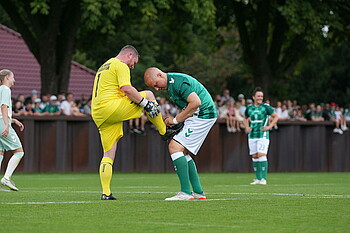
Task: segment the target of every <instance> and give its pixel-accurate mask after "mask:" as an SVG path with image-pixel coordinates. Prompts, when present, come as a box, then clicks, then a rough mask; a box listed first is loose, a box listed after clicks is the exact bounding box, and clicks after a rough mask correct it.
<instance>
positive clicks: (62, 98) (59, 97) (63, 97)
mask: <svg viewBox="0 0 350 233" xmlns="http://www.w3.org/2000/svg"><path fill="white" fill-rule="evenodd" d="M65 100H66V95H65V94H64V93H58V95H57V104H58V105H61V104H62V103H63V101H65Z"/></svg>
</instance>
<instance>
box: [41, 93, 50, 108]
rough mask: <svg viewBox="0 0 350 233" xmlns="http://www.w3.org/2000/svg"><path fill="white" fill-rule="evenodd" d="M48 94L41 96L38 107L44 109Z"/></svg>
mask: <svg viewBox="0 0 350 233" xmlns="http://www.w3.org/2000/svg"><path fill="white" fill-rule="evenodd" d="M50 96H51V95H50V94H46V95H42V96H41V103H40V108H41V109H42V110H43V111H44V109H45V107H46V105H48V104H49V103H50Z"/></svg>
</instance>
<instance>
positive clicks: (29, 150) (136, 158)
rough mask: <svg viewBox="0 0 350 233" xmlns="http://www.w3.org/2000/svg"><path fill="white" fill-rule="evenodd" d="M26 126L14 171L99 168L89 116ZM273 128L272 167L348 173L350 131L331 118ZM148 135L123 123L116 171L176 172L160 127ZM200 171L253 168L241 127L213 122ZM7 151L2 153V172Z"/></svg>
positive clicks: (27, 120)
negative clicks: (229, 128)
mask: <svg viewBox="0 0 350 233" xmlns="http://www.w3.org/2000/svg"><path fill="white" fill-rule="evenodd" d="M19 120H21V121H22V122H23V123H24V125H25V130H24V131H23V132H20V131H19V129H18V128H17V126H15V125H14V126H13V127H14V128H15V130H16V131H17V133H18V135H19V137H20V139H21V142H22V144H23V148H24V151H25V156H24V158H23V161H21V163H20V165H19V167H18V168H17V172H98V168H99V163H100V160H101V157H102V155H103V150H102V146H101V142H100V137H99V133H98V129H97V128H96V126H95V124H94V122H93V121H92V120H91V118H90V117H62V116H52V117H38V116H30V117H20V118H19ZM278 125H279V129H278V130H277V131H272V132H271V134H270V135H271V141H270V149H269V152H268V158H269V171H271V172H302V171H309V172H326V171H330V172H345V171H346V172H349V171H350V133H349V131H347V132H344V134H343V135H339V134H334V133H333V127H334V126H333V123H331V122H322V123H315V122H289V121H286V122H279V123H278ZM146 133H147V135H146V136H144V135H138V134H130V133H129V130H128V124H126V123H125V124H124V137H123V138H122V139H121V140H120V141H119V143H118V148H117V156H116V161H115V163H114V170H115V171H120V172H174V168H173V165H172V162H171V159H170V155H169V152H168V149H167V143H166V142H163V141H162V140H161V138H160V137H159V135H158V132H157V131H156V130H154V129H152V128H151V127H150V125H149V124H147V125H146ZM193 158H194V160H195V161H196V163H197V168H198V170H199V171H200V172H252V167H251V157H250V156H249V150H248V145H247V135H246V134H245V133H244V132H240V133H228V132H227V130H226V125H225V124H224V123H223V122H217V123H216V124H215V125H214V126H213V128H212V130H211V132H210V133H209V135H208V137H207V138H206V140H205V142H204V144H203V146H202V148H201V150H200V151H199V153H198V155H197V156H193ZM9 159H10V153H9V152H6V153H5V158H4V161H3V163H2V168H1V170H2V172H4V170H5V168H6V166H7V162H8V160H9Z"/></svg>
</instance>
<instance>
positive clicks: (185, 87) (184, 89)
mask: <svg viewBox="0 0 350 233" xmlns="http://www.w3.org/2000/svg"><path fill="white" fill-rule="evenodd" d="M192 92H194V90H193V89H192V87H191V85H190V84H189V83H188V82H183V83H182V84H181V88H180V95H181V96H182V97H183V98H184V99H185V100H187V98H188V96H189V95H190V94H191V93H192Z"/></svg>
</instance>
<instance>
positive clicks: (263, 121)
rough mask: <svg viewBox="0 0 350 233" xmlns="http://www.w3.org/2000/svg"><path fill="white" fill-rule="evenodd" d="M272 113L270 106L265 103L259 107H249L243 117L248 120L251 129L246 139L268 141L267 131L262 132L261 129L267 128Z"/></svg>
mask: <svg viewBox="0 0 350 233" xmlns="http://www.w3.org/2000/svg"><path fill="white" fill-rule="evenodd" d="M274 112H275V110H274V109H273V108H272V107H271V106H270V105H268V104H265V103H263V104H261V105H259V106H255V105H254V104H252V105H249V106H248V107H247V109H246V110H245V117H246V118H250V127H251V128H252V131H250V133H249V136H248V138H250V139H260V138H266V139H270V134H269V131H265V132H263V131H262V128H261V127H263V126H267V125H268V124H269V115H271V114H272V113H274Z"/></svg>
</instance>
